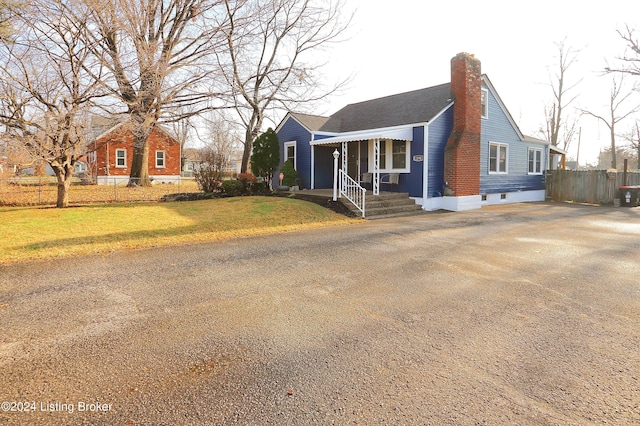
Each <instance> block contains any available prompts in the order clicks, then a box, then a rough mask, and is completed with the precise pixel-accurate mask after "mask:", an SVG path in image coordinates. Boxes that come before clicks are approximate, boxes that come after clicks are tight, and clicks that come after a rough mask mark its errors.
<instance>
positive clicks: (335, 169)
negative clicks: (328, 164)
mask: <svg viewBox="0 0 640 426" xmlns="http://www.w3.org/2000/svg"><path fill="white" fill-rule="evenodd" d="M339 156H340V153H339V152H338V150H337V149H336V150H335V151H333V201H337V200H338V157H339Z"/></svg>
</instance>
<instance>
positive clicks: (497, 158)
mask: <svg viewBox="0 0 640 426" xmlns="http://www.w3.org/2000/svg"><path fill="white" fill-rule="evenodd" d="M508 148H509V145H507V144H503V143H495V142H490V143H489V173H507V151H508Z"/></svg>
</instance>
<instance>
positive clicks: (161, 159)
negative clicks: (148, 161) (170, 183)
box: [156, 151, 167, 169]
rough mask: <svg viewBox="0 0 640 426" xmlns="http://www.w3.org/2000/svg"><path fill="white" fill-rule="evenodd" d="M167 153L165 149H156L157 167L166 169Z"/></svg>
mask: <svg viewBox="0 0 640 426" xmlns="http://www.w3.org/2000/svg"><path fill="white" fill-rule="evenodd" d="M166 155H167V154H166V153H165V152H164V151H156V168H158V169H164V168H165V167H166V164H167V163H166V161H165V157H166Z"/></svg>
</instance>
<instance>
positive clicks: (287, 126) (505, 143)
mask: <svg viewBox="0 0 640 426" xmlns="http://www.w3.org/2000/svg"><path fill="white" fill-rule="evenodd" d="M276 133H277V134H278V139H279V141H280V158H281V160H282V161H281V163H284V161H285V160H291V161H292V162H293V164H294V167H295V168H296V170H297V173H298V178H299V179H300V182H301V185H300V186H301V187H302V188H309V189H325V188H332V187H333V181H334V180H333V176H334V174H333V163H334V153H335V155H337V156H338V157H339V161H340V165H339V169H340V172H339V173H340V179H339V181H340V185H339V186H340V192H341V193H342V192H344V193H345V194H346V193H347V192H348V191H353V192H354V193H358V191H360V193H364V191H363V187H365V186H366V187H367V189H368V190H369V191H371V192H372V193H373V195H378V194H379V193H380V192H381V191H385V192H402V193H407V194H408V195H409V197H411V198H412V199H413V200H414V201H415V202H416V203H417V204H419V205H420V206H422V208H423V209H424V210H437V209H445V210H453V211H458V210H468V209H475V208H480V207H482V206H483V205H488V204H501V203H511V202H523V201H543V200H544V199H545V171H546V169H547V165H548V164H549V159H550V158H551V157H552V156H553V155H555V154H558V153H560V154H562V152H559V151H558V150H557V149H555V148H552V147H551V146H550V143H549V142H548V141H544V140H540V139H536V138H532V137H530V136H525V135H524V134H523V133H522V132H521V131H520V129H519V128H518V126H517V125H516V123H515V121H514V120H513V117H512V116H511V114H510V113H509V111H508V110H507V108H506V106H505V105H504V103H503V102H502V100H501V99H500V96H498V93H497V91H496V90H495V87H494V86H493V84H492V83H491V81H490V80H489V78H488V77H487V76H486V75H484V74H482V73H481V69H480V61H479V60H478V59H477V58H475V57H474V56H473V55H469V54H467V53H460V54H458V55H456V56H455V57H454V58H452V60H451V81H450V82H448V83H444V84H441V85H438V86H433V87H428V88H425V89H419V90H414V91H411V92H406V93H400V94H396V95H391V96H386V97H383V98H378V99H372V100H368V101H364V102H359V103H355V104H351V105H347V106H346V107H344V108H342V109H341V110H339V111H337V112H336V113H334V114H332V115H331V116H329V117H321V116H315V115H308V114H298V113H293V112H290V113H288V114H287V115H286V117H285V118H284V119H283V120H282V122H281V123H280V124H279V126H278V127H277V128H276ZM281 166H282V164H281ZM345 175H346V176H345ZM345 188H346V189H345ZM369 188H370V189H369ZM345 196H346V198H349V197H350V195H348V194H346V195H345ZM367 197H369V195H367ZM356 198H358V197H353V199H356ZM349 199H350V201H353V199H351V198H349ZM359 199H362V200H364V199H365V197H364V196H362V197H360V198H359ZM354 204H355V202H354ZM362 205H364V201H362ZM359 208H360V207H359ZM361 210H364V208H362V209H361ZM363 215H364V213H363Z"/></svg>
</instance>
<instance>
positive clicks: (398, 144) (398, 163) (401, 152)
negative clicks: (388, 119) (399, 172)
mask: <svg viewBox="0 0 640 426" xmlns="http://www.w3.org/2000/svg"><path fill="white" fill-rule="evenodd" d="M392 150H393V151H392V160H391V167H392V168H393V169H404V168H406V167H407V143H406V142H405V141H393V143H392Z"/></svg>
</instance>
